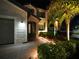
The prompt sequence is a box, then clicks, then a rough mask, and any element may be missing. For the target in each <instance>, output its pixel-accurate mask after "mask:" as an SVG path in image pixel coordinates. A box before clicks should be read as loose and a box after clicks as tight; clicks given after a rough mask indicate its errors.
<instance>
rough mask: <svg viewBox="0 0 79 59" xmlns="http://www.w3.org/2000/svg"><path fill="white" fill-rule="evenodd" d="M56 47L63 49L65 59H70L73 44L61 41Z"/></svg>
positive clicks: (72, 52)
mask: <svg viewBox="0 0 79 59" xmlns="http://www.w3.org/2000/svg"><path fill="white" fill-rule="evenodd" d="M57 45H61V46H62V47H63V48H65V52H66V56H67V58H71V57H72V56H73V54H74V48H73V47H74V43H73V42H71V41H63V42H59V43H57Z"/></svg>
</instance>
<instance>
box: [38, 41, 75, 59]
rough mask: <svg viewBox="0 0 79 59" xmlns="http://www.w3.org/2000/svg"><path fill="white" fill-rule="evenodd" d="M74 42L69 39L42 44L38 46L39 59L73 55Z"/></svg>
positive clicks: (55, 58) (63, 58)
mask: <svg viewBox="0 0 79 59" xmlns="http://www.w3.org/2000/svg"><path fill="white" fill-rule="evenodd" d="M73 54H74V52H73V43H72V42H69V41H63V42H57V44H56V45H53V44H42V45H40V46H39V47H38V57H39V59H66V58H71V57H72V56H73Z"/></svg>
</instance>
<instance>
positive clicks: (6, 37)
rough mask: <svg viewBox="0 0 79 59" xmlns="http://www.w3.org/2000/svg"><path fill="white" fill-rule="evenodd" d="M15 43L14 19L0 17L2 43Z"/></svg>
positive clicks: (0, 42)
mask: <svg viewBox="0 0 79 59" xmlns="http://www.w3.org/2000/svg"><path fill="white" fill-rule="evenodd" d="M13 43H14V20H13V19H7V18H0V45H2V44H13Z"/></svg>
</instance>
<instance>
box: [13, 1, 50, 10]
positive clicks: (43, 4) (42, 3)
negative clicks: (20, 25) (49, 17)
mask: <svg viewBox="0 0 79 59" xmlns="http://www.w3.org/2000/svg"><path fill="white" fill-rule="evenodd" d="M15 1H16V2H18V3H20V4H21V5H26V4H28V3H31V4H32V5H34V6H35V7H39V8H43V9H47V7H48V6H49V4H50V1H51V0H15Z"/></svg>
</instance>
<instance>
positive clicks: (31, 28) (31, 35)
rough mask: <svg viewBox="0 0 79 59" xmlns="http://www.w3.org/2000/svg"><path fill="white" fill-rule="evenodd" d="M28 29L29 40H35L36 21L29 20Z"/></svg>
mask: <svg viewBox="0 0 79 59" xmlns="http://www.w3.org/2000/svg"><path fill="white" fill-rule="evenodd" d="M27 31H28V41H34V40H35V38H36V23H35V22H31V21H30V22H28V24H27Z"/></svg>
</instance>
